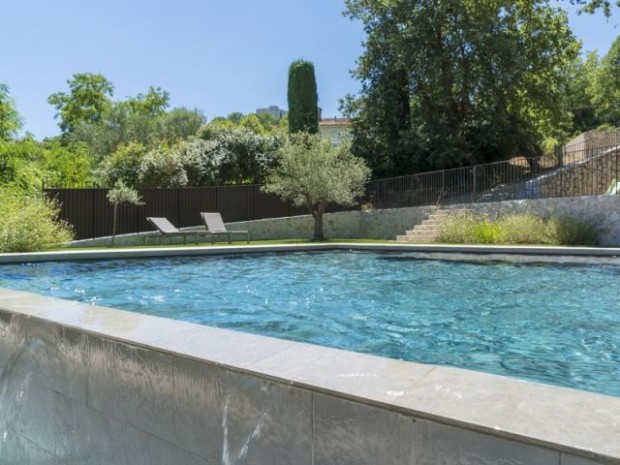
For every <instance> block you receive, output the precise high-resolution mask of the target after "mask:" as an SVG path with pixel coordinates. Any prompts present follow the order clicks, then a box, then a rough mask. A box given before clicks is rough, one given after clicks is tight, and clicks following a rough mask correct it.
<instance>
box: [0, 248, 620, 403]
mask: <svg viewBox="0 0 620 465" xmlns="http://www.w3.org/2000/svg"><path fill="white" fill-rule="evenodd" d="M0 287H7V288H13V289H21V290H27V291H31V292H37V293H40V294H44V295H49V296H54V297H60V298H65V299H73V300H79V301H82V302H90V303H93V304H97V305H104V306H109V307H115V308H121V309H126V310H133V311H137V312H142V313H149V314H152V315H158V316H163V317H167V318H175V319H182V320H186V321H191V322H195V323H201V324H206V325H212V326H219V327H224V328H230V329H235V330H239V331H247V332H252V333H257V334H263V335H267V336H274V337H279V338H283V339H291V340H295V341H303V342H310V343H315V344H320V345H324V346H329V347H337V348H341V349H347V350H352V351H357V352H365V353H371V354H376V355H382V356H386V357H392V358H396V359H403V360H409V361H415V362H422V363H432V364H438V365H449V366H456V367H462V368H468V369H472V370H478V371H484V372H488V373H496V374H501V375H505V376H511V377H516V378H522V379H529V380H534V381H540V382H545V383H551V384H556V385H560V386H567V387H574V388H578V389H584V390H590V391H596V392H600V393H605V394H611V395H616V396H620V298H619V297H620V266H614V265H609V264H607V265H579V266H575V265H515V264H508V263H490V264H480V263H466V262H449V261H437V260H419V259H412V258H411V257H408V256H405V255H402V254H398V255H396V254H374V253H364V252H329V253H310V254H307V253H290V254H269V255H249V256H222V257H193V258H188V257H182V258H166V259H147V260H113V261H93V262H55V263H41V264H29V265H3V266H1V267H0Z"/></svg>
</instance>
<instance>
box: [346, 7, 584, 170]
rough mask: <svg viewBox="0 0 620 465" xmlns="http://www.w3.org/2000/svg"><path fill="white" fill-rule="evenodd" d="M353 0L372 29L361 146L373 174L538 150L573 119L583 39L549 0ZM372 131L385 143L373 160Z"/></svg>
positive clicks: (357, 147) (364, 69)
mask: <svg viewBox="0 0 620 465" xmlns="http://www.w3.org/2000/svg"><path fill="white" fill-rule="evenodd" d="M346 4H347V9H348V13H349V15H350V16H351V17H352V18H353V19H358V20H360V21H361V22H362V23H363V24H364V28H365V31H366V34H367V40H366V50H365V52H364V54H363V56H362V57H361V58H360V60H359V66H358V69H357V70H356V76H357V78H358V79H359V80H360V81H361V82H362V93H361V102H359V101H358V102H356V101H355V100H351V99H350V100H349V106H351V104H353V109H354V110H355V111H357V114H355V111H353V114H354V115H355V118H354V124H353V136H354V151H355V153H356V154H359V155H361V156H363V157H364V158H365V159H366V160H367V161H368V162H369V164H371V165H372V168H373V170H374V171H375V174H378V173H381V174H382V175H384V176H385V175H398V174H404V171H405V170H407V171H409V170H411V171H409V172H412V171H420V170H425V169H437V168H449V167H454V166H460V165H466V164H475V163H484V162H488V161H494V160H498V159H501V158H506V157H510V156H513V155H517V154H520V155H525V156H529V157H531V156H536V155H539V154H540V153H541V149H540V146H541V142H542V138H543V137H544V136H545V135H548V134H553V133H555V132H561V131H563V130H565V127H566V126H567V125H568V124H569V123H570V116H571V115H570V113H569V112H568V111H567V108H566V107H567V105H566V101H565V95H564V91H565V89H566V78H567V73H566V72H565V68H566V66H568V65H569V64H570V63H572V62H573V60H574V59H575V58H576V55H577V52H578V50H579V43H578V42H577V41H576V40H575V38H574V37H573V35H572V33H571V32H570V30H569V28H568V20H567V17H566V14H565V12H563V11H561V10H559V9H557V8H552V7H551V6H550V5H549V2H548V1H547V0H534V1H531V0H517V1H513V0H510V1H509V0H437V1H434V2H426V1H421V0H393V1H390V2H377V1H374V0H347V1H346ZM403 89H406V92H407V94H408V96H409V104H410V115H407V114H406V106H405V105H404V102H405V100H404V98H403V92H404V91H403ZM407 118H409V121H407ZM369 139H370V142H372V144H374V146H375V147H379V148H383V150H384V152H383V153H382V154H376V153H374V155H373V156H374V157H375V160H373V159H369V157H368V154H369V153H373V149H372V147H369V146H364V144H365V143H367V141H368V140H369ZM376 158H378V159H379V161H380V162H381V163H380V164H378V165H377V164H375V163H376Z"/></svg>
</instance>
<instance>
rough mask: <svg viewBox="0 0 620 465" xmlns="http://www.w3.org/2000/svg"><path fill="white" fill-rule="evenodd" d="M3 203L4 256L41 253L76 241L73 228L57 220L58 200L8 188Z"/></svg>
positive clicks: (0, 245) (0, 238) (0, 246)
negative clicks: (73, 240)
mask: <svg viewBox="0 0 620 465" xmlns="http://www.w3.org/2000/svg"><path fill="white" fill-rule="evenodd" d="M0 199H1V200H0V218H1V219H2V220H1V221H0V252H40V251H43V250H47V249H51V248H54V247H58V246H60V245H62V244H64V243H66V242H69V241H71V240H72V239H73V237H74V236H73V230H72V227H71V225H69V224H68V223H66V222H64V221H59V220H58V219H57V218H58V212H59V207H58V204H57V202H55V201H54V200H51V199H48V198H46V197H44V196H42V195H41V194H26V193H24V192H22V191H20V190H17V189H7V188H5V189H2V190H0Z"/></svg>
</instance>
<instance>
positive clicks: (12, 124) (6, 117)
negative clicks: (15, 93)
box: [0, 82, 22, 141]
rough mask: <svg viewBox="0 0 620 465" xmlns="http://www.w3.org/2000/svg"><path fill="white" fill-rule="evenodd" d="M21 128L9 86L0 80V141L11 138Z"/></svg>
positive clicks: (20, 121)
mask: <svg viewBox="0 0 620 465" xmlns="http://www.w3.org/2000/svg"><path fill="white" fill-rule="evenodd" d="M21 128H22V120H21V118H20V116H19V113H17V110H16V109H15V102H14V101H13V99H12V98H11V95H10V91H9V87H8V86H7V85H6V84H3V83H1V82H0V141H8V140H11V139H12V138H13V137H14V136H15V135H16V134H17V132H18V131H19V130H20V129H21Z"/></svg>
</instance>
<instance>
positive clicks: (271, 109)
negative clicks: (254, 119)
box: [256, 105, 288, 120]
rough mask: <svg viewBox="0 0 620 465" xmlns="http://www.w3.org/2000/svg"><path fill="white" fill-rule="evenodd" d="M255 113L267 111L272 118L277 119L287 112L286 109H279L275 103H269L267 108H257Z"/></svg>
mask: <svg viewBox="0 0 620 465" xmlns="http://www.w3.org/2000/svg"><path fill="white" fill-rule="evenodd" d="M256 113H257V114H260V113H269V114H270V115H271V116H272V117H273V119H276V120H278V119H280V118H282V117H283V116H286V114H287V113H288V112H287V111H286V110H283V109H281V108H280V107H279V106H277V105H270V106H268V107H267V108H257V109H256Z"/></svg>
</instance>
